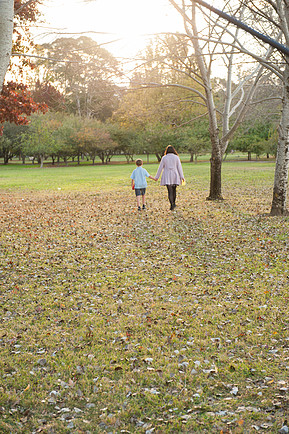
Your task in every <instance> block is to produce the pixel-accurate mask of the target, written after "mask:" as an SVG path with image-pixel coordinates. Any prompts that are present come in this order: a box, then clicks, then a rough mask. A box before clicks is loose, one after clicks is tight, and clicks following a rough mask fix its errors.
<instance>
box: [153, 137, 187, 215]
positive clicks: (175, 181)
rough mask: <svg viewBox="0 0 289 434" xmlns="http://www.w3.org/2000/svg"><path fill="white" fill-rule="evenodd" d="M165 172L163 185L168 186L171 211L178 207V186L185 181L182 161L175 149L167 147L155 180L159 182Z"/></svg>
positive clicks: (162, 179) (162, 180)
mask: <svg viewBox="0 0 289 434" xmlns="http://www.w3.org/2000/svg"><path fill="white" fill-rule="evenodd" d="M162 170H163V174H162V177H161V185H166V186H167V189H168V196H169V201H170V204H171V208H170V209H171V211H172V210H173V209H175V207H176V194H177V186H178V185H180V184H181V183H182V181H184V180H185V178H184V174H183V169H182V164H181V160H180V159H179V156H178V153H177V151H176V150H175V148H174V147H173V146H171V145H169V146H167V148H166V150H165V154H164V156H163V158H162V160H161V162H160V165H159V168H158V171H157V174H156V176H155V180H156V181H157V180H158V179H159V177H160V174H161V172H162Z"/></svg>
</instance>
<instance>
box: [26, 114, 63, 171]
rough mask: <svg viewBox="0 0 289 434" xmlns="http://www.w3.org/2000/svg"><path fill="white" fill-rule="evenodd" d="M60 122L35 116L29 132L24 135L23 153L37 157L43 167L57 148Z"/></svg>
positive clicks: (48, 117) (45, 116) (32, 118)
mask: <svg viewBox="0 0 289 434" xmlns="http://www.w3.org/2000/svg"><path fill="white" fill-rule="evenodd" d="M58 128H59V124H58V122H56V121H55V119H53V118H51V117H50V116H48V115H33V116H32V117H31V122H30V125H29V128H28V130H27V132H25V133H24V134H23V135H22V140H21V141H22V152H23V154H24V155H29V156H33V157H36V158H37V159H38V160H39V161H40V167H41V168H42V167H43V164H44V160H45V158H46V157H47V156H48V155H51V154H52V153H53V152H54V150H55V146H56V131H57V129H58Z"/></svg>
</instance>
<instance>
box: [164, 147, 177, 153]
mask: <svg viewBox="0 0 289 434" xmlns="http://www.w3.org/2000/svg"><path fill="white" fill-rule="evenodd" d="M167 154H175V155H178V153H177V151H176V150H175V148H174V147H173V146H172V145H169V146H167V147H166V150H165V153H164V155H167Z"/></svg>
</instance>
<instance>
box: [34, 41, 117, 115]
mask: <svg viewBox="0 0 289 434" xmlns="http://www.w3.org/2000/svg"><path fill="white" fill-rule="evenodd" d="M38 49H39V50H41V51H43V53H44V54H45V55H47V57H48V58H54V59H61V60H62V62H59V63H58V62H56V63H55V62H53V67H52V66H51V62H50V61H49V60H48V61H45V62H43V61H40V64H41V65H43V64H44V66H45V73H46V75H45V76H44V81H45V82H52V83H54V82H55V83H56V84H57V86H58V88H59V89H60V90H61V92H62V94H63V95H64V98H65V107H66V111H67V112H68V113H72V114H75V115H78V116H82V117H87V118H91V117H93V118H95V119H99V120H101V121H105V120H106V119H107V118H110V117H111V116H112V113H113V111H114V110H115V109H116V108H117V104H118V88H117V86H116V85H115V83H114V81H113V80H115V79H116V78H117V77H118V76H119V71H118V63H117V60H116V59H115V58H114V57H113V56H112V54H111V53H109V52H108V51H107V50H105V49H104V48H102V47H100V46H99V45H98V44H97V43H96V42H95V41H94V40H93V39H91V38H89V37H86V36H81V37H79V38H59V39H57V40H55V41H54V42H52V43H50V44H44V45H43V46H42V47H38Z"/></svg>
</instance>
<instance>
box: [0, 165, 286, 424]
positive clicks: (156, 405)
mask: <svg viewBox="0 0 289 434" xmlns="http://www.w3.org/2000/svg"><path fill="white" fill-rule="evenodd" d="M133 167H134V165H130V164H127V163H125V164H123V165H121V164H120V165H119V164H118V165H109V166H103V165H98V166H94V167H93V166H85V167H78V166H74V167H59V168H57V167H56V168H51V167H49V168H45V169H43V170H41V169H39V167H33V166H32V165H26V166H24V167H23V166H22V165H14V166H13V167H12V165H11V167H9V166H7V167H6V166H2V167H1V177H0V189H1V210H2V211H1V220H0V221H1V228H0V229H1V253H0V255H1V276H0V277H1V306H2V324H1V338H0V339H1V341H0V344H1V362H0V363H1V372H2V373H3V374H2V380H1V381H2V383H1V403H0V408H1V422H0V430H1V432H7V433H8V432H11V430H12V429H13V430H14V431H16V432H47V433H48V432H51V433H52V432H55V433H58V432H234V433H238V432H240V433H242V432H255V431H260V432H279V430H280V429H281V428H282V427H283V426H284V425H285V426H286V417H287V416H286V415H287V414H288V398H287V391H288V370H289V355H288V308H287V302H288V291H287V288H288V229H289V227H288V226H289V220H288V217H286V216H283V217H269V216H268V210H269V209H270V198H271V194H270V193H271V190H272V180H273V176H274V163H273V162H271V163H267V162H266V161H261V162H260V161H257V162H256V161H252V162H246V161H245V162H244V161H243V162H242V161H241V162H225V163H224V168H223V183H224V184H223V185H224V196H225V198H224V199H225V200H223V201H217V202H214V201H206V195H207V192H208V183H209V163H208V162H203V163H198V164H194V163H193V164H192V163H184V164H183V169H184V173H185V177H186V180H187V183H186V186H180V187H179V188H178V192H177V194H178V196H177V202H178V207H177V209H176V211H174V212H171V211H169V208H168V201H167V197H166V193H165V189H164V187H160V186H159V185H158V184H156V183H154V182H153V181H151V182H150V183H149V185H148V189H147V210H146V211H145V212H142V213H137V211H136V207H135V198H134V195H133V192H132V191H131V188H130V173H131V171H132V169H133ZM145 167H146V168H147V170H148V171H149V173H152V174H153V175H154V174H155V172H156V169H157V164H151V165H146V166H145ZM283 432H286V431H283Z"/></svg>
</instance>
